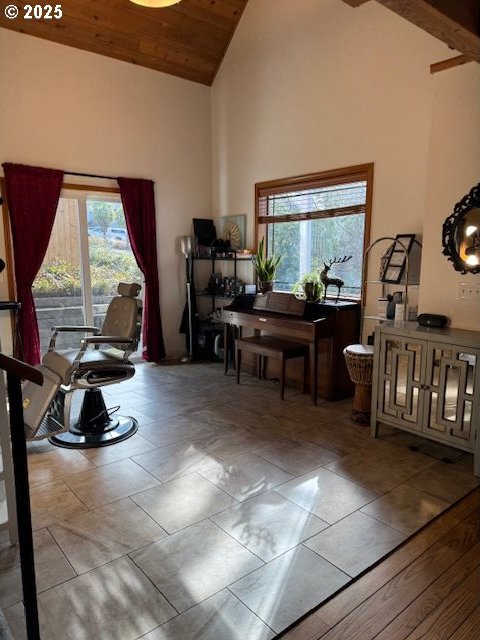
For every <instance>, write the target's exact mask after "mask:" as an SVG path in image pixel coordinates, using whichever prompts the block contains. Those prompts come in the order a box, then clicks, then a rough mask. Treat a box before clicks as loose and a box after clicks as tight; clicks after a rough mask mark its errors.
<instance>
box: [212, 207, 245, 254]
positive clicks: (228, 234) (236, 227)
mask: <svg viewBox="0 0 480 640" xmlns="http://www.w3.org/2000/svg"><path fill="white" fill-rule="evenodd" d="M218 229H219V235H220V237H221V238H222V240H229V241H230V246H231V247H232V249H236V250H237V251H238V250H239V249H245V247H246V243H247V234H246V231H247V216H246V215H245V214H240V215H238V216H221V217H220V218H219V220H218Z"/></svg>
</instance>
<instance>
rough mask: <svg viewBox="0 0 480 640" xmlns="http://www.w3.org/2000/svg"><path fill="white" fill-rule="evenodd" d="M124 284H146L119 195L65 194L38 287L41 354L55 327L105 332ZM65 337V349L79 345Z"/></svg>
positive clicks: (61, 344) (62, 337) (71, 336)
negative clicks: (93, 328) (92, 327)
mask: <svg viewBox="0 0 480 640" xmlns="http://www.w3.org/2000/svg"><path fill="white" fill-rule="evenodd" d="M119 282H138V283H139V284H142V283H143V275H142V273H141V271H140V269H139V268H138V265H137V262H136V260H135V257H134V255H133V253H132V249H131V247H130V242H129V239H128V233H127V229H126V224H125V216H124V213H123V208H122V203H121V201H120V196H119V195H118V194H117V193H105V192H102V193H95V192H91V193H89V192H88V191H73V190H66V189H65V190H63V191H62V193H61V197H60V201H59V203H58V208H57V213H56V216H55V223H54V225H53V229H52V234H51V237H50V243H49V246H48V249H47V253H46V255H45V258H44V260H43V264H42V266H41V268H40V271H39V272H38V274H37V277H36V279H35V281H34V284H33V297H34V300H35V307H36V311H37V318H38V325H39V332H40V344H41V349H42V353H43V352H45V351H46V350H47V348H48V343H49V340H50V337H51V328H52V326H54V325H75V324H76V325H83V324H87V325H95V326H97V327H101V326H102V324H103V320H104V319H105V314H106V311H107V307H108V304H109V302H110V300H111V299H112V297H113V296H115V295H116V294H117V286H118V283H119ZM78 340H79V338H78V335H76V334H72V333H62V334H61V335H60V336H59V340H58V345H59V347H60V348H64V347H73V346H78Z"/></svg>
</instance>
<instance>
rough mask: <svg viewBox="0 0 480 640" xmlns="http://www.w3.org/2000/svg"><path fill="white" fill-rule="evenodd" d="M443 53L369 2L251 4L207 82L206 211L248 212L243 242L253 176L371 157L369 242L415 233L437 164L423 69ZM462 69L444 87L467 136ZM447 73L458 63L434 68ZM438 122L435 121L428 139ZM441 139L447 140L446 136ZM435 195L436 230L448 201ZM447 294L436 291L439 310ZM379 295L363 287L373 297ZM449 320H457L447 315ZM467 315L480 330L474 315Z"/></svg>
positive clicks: (436, 253) (429, 84) (474, 105)
mask: <svg viewBox="0 0 480 640" xmlns="http://www.w3.org/2000/svg"><path fill="white" fill-rule="evenodd" d="M452 55H453V53H452V52H451V51H450V50H449V49H448V47H447V46H446V45H444V44H442V43H441V42H439V41H437V40H435V39H434V38H433V37H431V36H429V35H428V34H426V33H425V32H424V31H422V30H420V29H418V28H417V27H415V26H413V25H411V24H410V23H408V22H407V21H405V20H403V19H402V18H400V17H399V16H397V15H395V14H394V13H393V12H391V11H388V10H387V9H385V8H384V7H382V6H380V5H379V4H377V3H375V2H369V3H367V4H365V5H363V6H362V7H360V8H357V9H352V8H351V7H349V6H347V5H346V4H345V3H343V2H340V0H322V1H321V2H319V1H318V0H296V1H295V2H291V0H250V1H249V3H248V5H247V8H246V10H245V13H244V15H243V17H242V20H241V22H240V24H239V27H238V29H237V31H236V34H235V36H234V38H233V40H232V42H231V45H230V48H229V50H228V52H227V56H226V58H225V60H224V62H223V65H222V67H221V69H220V73H219V74H218V76H217V79H216V80H215V82H214V85H213V92H212V113H213V115H212V122H213V150H212V152H213V202H214V210H215V211H218V213H219V214H220V215H225V214H230V213H232V214H236V213H247V214H248V216H249V217H248V230H247V235H248V238H249V244H252V242H253V233H254V184H255V182H259V181H263V180H268V179H275V178H284V177H288V176H295V175H300V174H303V173H311V172H315V171H323V170H327V169H334V168H338V167H345V166H350V165H354V164H361V163H365V162H374V163H375V176H374V198H373V218H372V227H371V239H375V238H377V237H379V236H383V235H396V234H397V233H422V232H423V231H424V219H425V202H426V195H427V170H428V175H429V176H430V178H429V192H430V191H431V190H432V189H431V187H430V183H431V182H432V181H435V180H437V179H438V176H437V175H434V173H435V171H434V170H432V167H435V166H436V164H437V162H439V159H438V158H437V157H436V151H435V152H434V151H432V150H433V148H434V147H435V143H433V144H430V143H429V138H430V129H431V122H432V106H433V102H434V87H435V86H436V83H437V82H438V81H436V80H435V79H434V78H433V77H432V76H431V75H430V69H429V65H430V63H432V62H435V61H438V60H441V59H445V58H448V57H450V56H452ZM468 67H469V69H468V70H466V71H465V73H466V74H470V77H469V78H465V79H462V80H460V81H459V85H458V86H456V87H452V88H451V89H452V90H454V91H458V92H459V95H461V98H460V97H459V98H457V102H458V109H459V113H457V116H458V122H457V128H460V129H462V131H464V132H465V133H464V134H462V137H465V135H467V130H468V131H470V135H471V127H472V126H473V123H470V122H468V123H467V122H464V121H463V114H462V108H461V104H460V103H461V100H462V99H465V100H467V101H468V103H469V107H468V109H467V111H469V112H471V113H472V116H471V117H473V112H474V111H475V109H476V113H477V114H478V113H480V110H479V106H480V104H479V100H478V91H477V92H475V91H474V90H470V91H469V92H467V94H466V95H465V94H464V93H462V91H463V89H462V87H463V85H464V84H467V83H468V82H469V81H470V82H472V83H473V81H474V79H475V78H476V79H477V88H478V85H479V83H478V79H479V78H480V76H479V67H478V65H475V64H473V63H472V64H470V65H468ZM465 69H466V68H465ZM452 73H453V74H454V73H456V70H453V71H444V72H443V74H441V75H448V74H452ZM440 82H441V80H440ZM444 82H446V83H447V84H448V80H445V81H444ZM446 92H447V94H448V93H449V92H450V88H447V89H446ZM436 117H440V116H436ZM440 127H441V125H439V127H434V135H437V131H436V130H437V128H440ZM475 130H477V131H478V124H477V125H476V127H475ZM452 137H454V136H452ZM446 138H447V139H445V146H448V145H449V144H451V143H452V144H453V140H451V139H450V138H449V137H448V136H446ZM477 149H478V145H477ZM459 156H460V154H455V157H456V158H458V157H459ZM472 161H473V157H472V156H471V154H468V155H467V156H465V157H463V158H461V160H460V163H459V167H458V175H457V178H458V177H459V175H464V176H466V175H467V172H464V171H463V169H464V167H463V165H464V164H468V165H469V166H470V169H471V170H470V171H469V172H468V174H469V175H468V178H467V177H465V179H463V180H460V181H458V180H457V183H458V182H459V184H455V185H453V186H451V188H452V190H453V192H454V193H455V194H456V192H457V191H458V195H461V194H462V193H463V192H465V191H466V190H468V188H470V186H472V185H473V183H474V182H476V181H478V179H473V177H472V173H473V174H476V173H478V171H477V169H478V167H472V166H471V165H472ZM441 163H442V167H443V170H442V171H440V173H441V176H442V177H441V179H443V180H447V181H449V182H450V183H451V182H452V181H453V179H452V180H451V179H450V176H448V175H446V167H447V166H448V160H446V161H445V160H443V159H442V160H441ZM472 180H473V181H472ZM462 183H465V184H462ZM444 196H445V198H446V202H445V201H444V202H443V210H442V214H441V215H440V214H438V219H437V221H436V223H435V224H436V225H437V227H438V225H439V224H440V219H441V218H442V216H443V217H445V216H446V214H447V213H448V211H449V210H450V208H451V207H452V206H453V204H454V203H455V202H456V201H457V199H458V198H456V196H453V199H452V195H451V193H450V194H448V193H444ZM431 200H432V199H431V198H430V202H431ZM432 206H433V203H432ZM436 210H437V211H438V207H437V209H436ZM443 211H444V212H445V216H444V215H443ZM440 226H441V225H440ZM425 231H426V232H427V230H425ZM428 231H430V230H428ZM437 232H438V229H437ZM426 235H429V234H428V233H426ZM440 254H441V249H440V247H439V246H433V244H431V243H430V241H428V243H427V246H426V251H425V252H424V258H425V260H426V261H427V262H430V260H431V259H432V260H434V261H436V262H441V261H442V260H445V258H442V257H441V256H440ZM376 268H378V264H376V265H375V269H376ZM445 268H447V266H446V267H445ZM448 268H450V269H452V268H451V267H448ZM452 272H453V269H452ZM434 278H435V274H434V272H431V271H430V270H428V269H426V270H425V275H423V276H422V283H421V287H422V289H429V288H430V286H431V284H432V282H431V281H432V279H434ZM455 294H456V292H452V291H451V290H447V291H446V292H444V296H443V301H444V302H443V304H442V308H443V310H444V312H445V313H447V315H450V310H451V307H450V302H451V299H452V297H453V296H454V295H455ZM377 295H378V292H377V291H375V292H374V291H373V290H371V296H370V297H371V304H372V305H373V299H374V298H376V296H377ZM425 305H426V308H427V306H428V309H429V310H431V309H430V306H429V305H427V303H426V302H425ZM437 311H439V309H437ZM453 321H454V324H455V323H456V324H459V318H458V317H457V316H456V314H455V316H454V318H453ZM475 322H476V324H477V326H478V327H479V328H480V318H478V319H477V320H476V321H475Z"/></svg>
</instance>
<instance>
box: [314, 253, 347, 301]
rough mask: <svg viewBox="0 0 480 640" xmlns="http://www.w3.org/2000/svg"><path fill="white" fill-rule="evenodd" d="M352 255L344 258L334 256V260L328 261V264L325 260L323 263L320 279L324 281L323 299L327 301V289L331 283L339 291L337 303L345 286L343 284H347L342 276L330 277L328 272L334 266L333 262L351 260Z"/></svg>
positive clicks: (338, 262)
mask: <svg viewBox="0 0 480 640" xmlns="http://www.w3.org/2000/svg"><path fill="white" fill-rule="evenodd" d="M351 258H352V256H343V258H333V259H332V260H329V261H328V264H326V263H325V262H324V263H323V266H324V268H323V270H322V272H321V273H320V280H321V281H322V284H323V287H324V289H323V301H324V302H325V301H326V299H327V289H328V287H329V286H330V285H332V286H334V287H337V289H338V291H337V299H336V300H335V303H337V302H338V299H339V297H340V289H341V288H342V287H343V285H344V284H345V283H344V281H343V280H341V279H340V278H329V277H328V272H329V271H330V268H331V266H332V264H343V263H344V262H348V261H349V260H351Z"/></svg>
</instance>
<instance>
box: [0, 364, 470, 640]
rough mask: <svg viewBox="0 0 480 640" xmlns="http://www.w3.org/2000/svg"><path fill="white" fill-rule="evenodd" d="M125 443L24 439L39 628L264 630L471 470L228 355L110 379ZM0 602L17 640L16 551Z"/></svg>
mask: <svg viewBox="0 0 480 640" xmlns="http://www.w3.org/2000/svg"><path fill="white" fill-rule="evenodd" d="M105 397H106V401H107V405H108V406H113V405H116V404H121V405H122V412H123V413H125V414H127V415H134V416H135V417H136V418H137V419H138V421H139V425H140V426H139V431H138V433H137V434H136V435H135V436H133V437H132V438H130V439H129V440H126V441H125V442H123V443H120V444H117V445H114V446H111V447H105V448H102V449H91V450H84V451H79V450H77V451H70V450H66V449H60V448H57V447H52V446H51V445H49V444H48V442H41V443H37V444H36V445H35V446H33V445H29V450H30V453H29V464H30V484H31V487H32V490H31V498H32V507H33V524H34V529H35V534H34V541H35V548H36V568H37V584H38V591H39V612H40V621H41V629H42V638H44V639H45V640H57V639H58V640H60V639H61V640H92V639H93V638H95V639H96V640H139V639H140V638H142V639H143V640H267V639H270V638H273V637H274V636H275V635H276V634H278V633H279V632H281V631H282V630H283V629H285V628H286V627H287V626H289V625H290V624H292V623H293V622H294V621H295V620H297V619H298V618H299V617H301V616H302V615H304V614H305V613H307V612H308V611H309V610H311V609H312V608H314V607H315V606H316V605H318V604H319V603H320V602H321V601H323V600H324V599H326V598H328V597H329V596H331V595H332V594H333V593H334V592H336V591H337V590H338V589H340V588H342V587H343V586H344V585H346V584H348V583H349V582H350V581H351V580H352V579H353V578H355V577H356V576H358V575H359V574H360V573H362V572H363V571H364V570H366V569H367V568H368V567H369V566H371V565H372V564H374V563H375V562H377V561H378V560H379V559H380V558H382V557H383V556H384V555H385V554H387V553H389V552H390V551H391V550H392V549H394V548H395V547H396V546H398V545H399V544H400V543H402V542H403V541H404V540H405V539H406V538H407V537H408V536H409V535H411V534H412V533H414V532H415V531H416V530H417V529H419V528H420V527H422V526H423V525H424V524H425V523H426V522H428V521H429V520H430V519H432V518H433V517H435V516H436V515H438V514H439V513H440V512H441V511H443V510H445V509H447V508H448V507H449V506H450V505H451V504H452V503H453V502H455V501H457V500H458V499H459V498H461V497H462V496H463V495H465V494H466V493H468V492H469V491H470V490H471V489H472V488H473V487H474V486H476V485H477V484H478V480H477V479H476V478H474V477H473V475H472V458H471V456H464V457H463V458H462V459H461V461H460V462H458V463H456V464H450V465H446V464H444V463H442V462H438V461H436V460H435V459H433V458H429V457H427V456H425V455H423V454H421V453H415V452H412V451H410V449H409V448H408V446H407V445H408V444H409V443H411V442H412V441H414V440H415V438H413V439H412V437H411V436H410V435H408V434H405V433H402V432H396V431H395V430H392V429H390V430H388V429H383V430H382V436H381V438H380V439H379V440H372V439H371V438H370V437H369V430H368V428H365V427H361V426H359V425H355V424H354V423H352V422H351V421H350V418H349V412H350V408H351V401H350V400H345V401H341V402H335V403H325V402H322V403H320V404H319V406H318V407H313V406H312V405H311V403H310V400H309V398H308V396H303V395H302V394H300V393H299V392H297V391H295V390H292V389H287V393H286V399H285V401H284V402H281V401H280V399H279V390H278V385H276V384H275V383H274V382H267V381H262V382H258V381H257V380H256V379H254V378H251V377H249V376H248V375H245V376H243V377H242V384H241V385H240V386H237V385H236V384H235V380H234V376H233V374H230V375H229V376H228V377H225V376H223V374H222V368H221V366H220V365H215V364H210V365H200V364H195V365H184V366H153V365H140V366H138V367H137V373H136V375H135V377H134V378H132V379H131V380H129V381H128V382H125V383H123V384H122V385H117V386H115V387H107V388H106V389H105ZM0 570H1V572H0V606H2V607H3V608H4V609H5V614H6V616H7V618H8V620H9V622H10V625H11V627H12V628H13V630H14V632H15V634H16V635H15V637H16V638H18V639H19V640H21V639H22V638H23V637H24V635H23V632H22V624H21V616H22V606H21V604H20V600H21V592H20V575H19V572H20V569H19V559H18V551H17V550H16V549H15V548H8V547H6V546H5V545H2V546H1V547H0Z"/></svg>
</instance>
